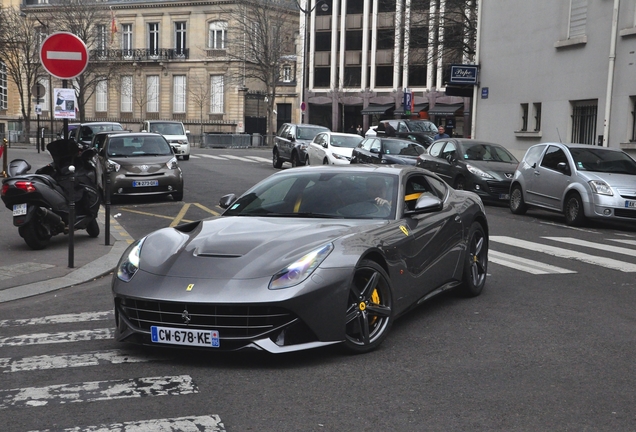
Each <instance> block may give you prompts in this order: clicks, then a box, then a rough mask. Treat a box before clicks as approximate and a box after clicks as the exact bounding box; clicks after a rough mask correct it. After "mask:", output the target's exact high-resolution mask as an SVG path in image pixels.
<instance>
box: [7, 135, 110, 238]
mask: <svg viewBox="0 0 636 432" xmlns="http://www.w3.org/2000/svg"><path fill="white" fill-rule="evenodd" d="M47 150H48V151H49V153H50V154H51V156H52V158H53V163H51V164H49V165H46V166H44V167H42V168H40V169H38V170H37V171H36V172H35V174H29V173H28V171H29V170H30V169H31V165H30V164H29V163H28V162H27V161H26V160H24V159H15V160H12V161H11V162H10V163H9V166H8V174H9V178H6V179H4V180H3V181H2V192H1V197H2V201H3V202H4V204H5V206H6V207H7V208H8V209H9V210H12V211H13V225H14V226H17V227H18V233H19V234H20V236H21V237H22V238H23V239H24V241H25V242H26V244H27V245H28V246H29V247H30V248H31V249H34V250H39V249H44V248H45V247H46V246H47V245H48V244H49V240H50V239H51V237H52V236H54V235H57V234H61V233H64V234H68V232H69V229H70V228H69V226H68V225H69V209H70V205H69V203H70V198H71V197H72V198H73V201H74V204H75V224H74V230H81V229H85V230H86V232H87V233H88V235H89V236H90V237H97V236H99V224H98V222H97V213H98V212H99V206H100V195H99V193H98V191H97V186H96V181H95V179H96V174H95V167H94V165H93V162H92V160H93V157H94V155H95V150H94V149H91V148H84V147H78V145H77V144H76V143H75V142H73V141H71V140H64V139H61V140H56V141H53V142H51V143H50V144H49V145H48V146H47ZM71 166H72V167H75V170H74V171H73V169H72V168H69V167H71Z"/></svg>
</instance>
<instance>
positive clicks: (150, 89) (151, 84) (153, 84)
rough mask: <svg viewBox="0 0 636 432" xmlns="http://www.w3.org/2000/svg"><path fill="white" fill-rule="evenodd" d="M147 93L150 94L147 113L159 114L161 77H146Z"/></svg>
mask: <svg viewBox="0 0 636 432" xmlns="http://www.w3.org/2000/svg"><path fill="white" fill-rule="evenodd" d="M146 92H147V94H148V101H147V103H146V112H149V113H156V112H159V75H148V77H146Z"/></svg>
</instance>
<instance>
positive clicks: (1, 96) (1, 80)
mask: <svg viewBox="0 0 636 432" xmlns="http://www.w3.org/2000/svg"><path fill="white" fill-rule="evenodd" d="M8 106H9V89H8V83H7V65H6V64H4V63H2V62H0V109H1V110H6V109H7V108H8Z"/></svg>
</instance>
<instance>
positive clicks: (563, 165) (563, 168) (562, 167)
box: [557, 162, 570, 174]
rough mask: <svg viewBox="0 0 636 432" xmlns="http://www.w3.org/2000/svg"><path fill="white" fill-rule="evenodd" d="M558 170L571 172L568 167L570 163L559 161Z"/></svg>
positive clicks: (564, 172)
mask: <svg viewBox="0 0 636 432" xmlns="http://www.w3.org/2000/svg"><path fill="white" fill-rule="evenodd" d="M557 170H558V171H561V172H562V173H563V174H569V173H570V170H569V168H568V164H567V163H565V162H559V163H558V164H557Z"/></svg>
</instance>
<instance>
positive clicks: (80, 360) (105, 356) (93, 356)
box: [0, 350, 158, 373]
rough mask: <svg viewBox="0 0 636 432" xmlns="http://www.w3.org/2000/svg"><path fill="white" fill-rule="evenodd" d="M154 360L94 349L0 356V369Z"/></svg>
mask: <svg viewBox="0 0 636 432" xmlns="http://www.w3.org/2000/svg"><path fill="white" fill-rule="evenodd" d="M156 360H158V359H157V358H154V357H137V356H135V355H131V354H130V353H127V352H125V351H122V350H109V351H94V352H87V353H84V354H60V355H40V356H34V357H22V358H15V359H14V358H0V371H2V372H4V373H11V372H27V371H34V370H48V369H64V368H69V367H84V366H99V365H103V364H108V363H109V364H122V363H144V362H150V361H156Z"/></svg>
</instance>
